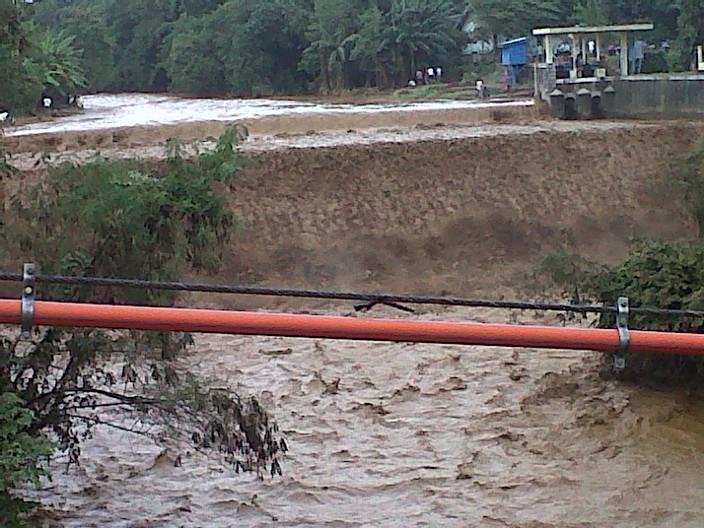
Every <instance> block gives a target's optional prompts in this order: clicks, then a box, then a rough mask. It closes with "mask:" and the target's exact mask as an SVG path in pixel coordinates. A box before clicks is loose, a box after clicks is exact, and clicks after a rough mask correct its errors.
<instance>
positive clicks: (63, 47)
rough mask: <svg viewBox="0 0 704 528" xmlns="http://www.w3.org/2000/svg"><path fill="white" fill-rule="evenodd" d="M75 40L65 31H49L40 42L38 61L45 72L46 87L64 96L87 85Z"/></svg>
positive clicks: (79, 51)
mask: <svg viewBox="0 0 704 528" xmlns="http://www.w3.org/2000/svg"><path fill="white" fill-rule="evenodd" d="M75 40H76V37H75V36H73V35H69V34H67V33H65V32H64V31H59V32H57V33H54V32H51V31H48V32H46V33H44V35H43V36H42V39H41V40H40V41H39V49H38V61H39V64H40V66H41V68H42V71H43V72H44V79H43V82H44V86H46V87H49V88H54V89H55V90H57V91H58V92H59V93H60V94H62V95H66V94H69V93H75V91H76V90H77V89H78V88H79V87H83V86H86V84H87V80H86V78H85V74H84V71H83V63H82V60H81V50H79V49H77V48H76V46H75V44H74V42H75Z"/></svg>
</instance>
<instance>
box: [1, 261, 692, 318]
mask: <svg viewBox="0 0 704 528" xmlns="http://www.w3.org/2000/svg"><path fill="white" fill-rule="evenodd" d="M22 280H23V278H22V274H20V273H8V272H2V271H0V281H12V282H22ZM35 280H36V282H37V283H43V284H63V285H71V286H91V287H97V286H104V287H118V288H140V289H150V290H168V291H185V292H196V293H225V294H236V295H256V296H271V297H290V298H305V299H326V300H338V301H355V302H357V301H358V302H364V303H368V304H386V305H391V306H393V305H394V304H396V305H399V304H400V305H403V304H427V305H434V306H462V307H469V308H499V309H507V310H536V311H547V312H569V313H579V314H611V313H613V314H615V313H617V312H618V309H617V308H616V307H615V306H603V305H573V304H555V303H539V302H525V301H503V300H487V299H467V298H461V297H437V296H424V295H394V294H388V293H355V292H334V291H322V290H294V289H288V288H262V287H254V286H229V285H220V284H202V283H186V282H164V281H145V280H136V279H105V278H95V277H67V276H63V275H42V274H37V275H36V276H35ZM630 312H631V313H632V314H639V315H651V316H662V317H668V316H669V317H702V318H704V311H701V310H672V309H661V308H648V307H632V308H631V309H630Z"/></svg>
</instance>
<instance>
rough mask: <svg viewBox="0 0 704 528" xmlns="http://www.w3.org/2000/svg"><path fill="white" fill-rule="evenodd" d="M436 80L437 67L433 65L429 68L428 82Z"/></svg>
mask: <svg viewBox="0 0 704 528" xmlns="http://www.w3.org/2000/svg"><path fill="white" fill-rule="evenodd" d="M434 80H435V69H434V68H433V67H432V66H431V67H430V68H428V82H430V83H432V82H433V81H434Z"/></svg>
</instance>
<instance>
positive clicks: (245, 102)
mask: <svg viewBox="0 0 704 528" xmlns="http://www.w3.org/2000/svg"><path fill="white" fill-rule="evenodd" d="M82 101H83V105H84V110H85V111H84V112H83V113H80V114H76V115H72V116H67V117H61V118H57V119H55V120H53V121H51V122H43V123H34V124H31V125H25V126H19V127H11V128H8V129H7V130H6V135H7V136H25V135H33V134H47V133H56V132H74V131H91V130H101V129H107V128H119V127H136V126H154V125H172V124H176V123H190V122H200V121H238V120H244V119H257V118H263V117H276V116H287V115H325V114H342V115H344V114H379V113H385V112H418V111H431V110H462V109H484V108H500V107H512V106H513V107H515V106H518V107H529V106H532V105H533V102H532V100H518V101H506V102H501V103H497V102H478V101H450V100H448V101H428V102H418V103H396V104H393V103H389V104H363V105H352V104H318V103H307V102H301V101H285V100H270V99H185V98H179V97H174V96H168V95H146V94H116V95H87V96H85V97H83V98H82Z"/></svg>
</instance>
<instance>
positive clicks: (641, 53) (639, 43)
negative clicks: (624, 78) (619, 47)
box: [633, 39, 648, 75]
mask: <svg viewBox="0 0 704 528" xmlns="http://www.w3.org/2000/svg"><path fill="white" fill-rule="evenodd" d="M647 46H648V45H647V44H646V43H645V42H644V41H643V40H641V39H638V40H636V41H635V42H634V43H633V66H634V73H635V74H636V75H638V74H640V73H641V72H642V71H643V60H645V48H646V47H647Z"/></svg>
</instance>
